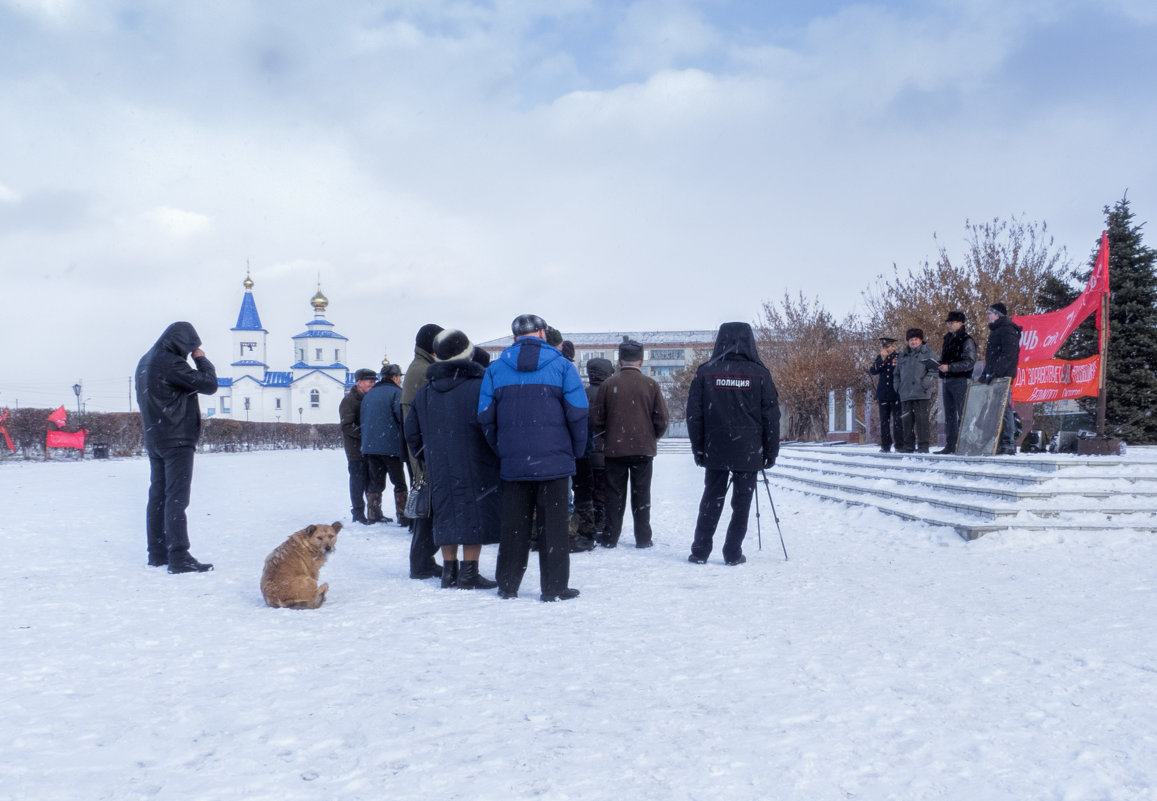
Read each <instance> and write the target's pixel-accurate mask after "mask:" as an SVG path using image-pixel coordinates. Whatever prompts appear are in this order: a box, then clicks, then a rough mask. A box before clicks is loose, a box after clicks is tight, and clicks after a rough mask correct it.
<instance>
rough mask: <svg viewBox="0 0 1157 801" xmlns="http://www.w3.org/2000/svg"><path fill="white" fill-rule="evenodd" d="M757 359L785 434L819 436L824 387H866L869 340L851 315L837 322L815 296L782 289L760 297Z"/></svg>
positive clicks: (823, 417) (789, 436)
mask: <svg viewBox="0 0 1157 801" xmlns="http://www.w3.org/2000/svg"><path fill="white" fill-rule="evenodd" d="M755 328H756V332H755V333H756V341H757V343H758V346H759V353H760V358H762V359H763V363H764V364H765V365H767V367H768V369H769V370H771V376H772V379H773V380H774V381H775V386H776V389H778V390H779V402H780V405H781V407H784V408H785V409H786V412H787V428H786V430H785V431H784V432H783V436H784V438H785V439H797V440H819V439H823V436H824V433H825V431H826V430H827V426H826V425H825V421H826V419H827V410H828V391H829V390H832V389H845V388H852V389H857V390H863V389H867V388H868V387H869V381H868V375H867V373H866V372H865V371H864V368H863V364H862V362H863V360H864V354H865V353H866V352H868V348H869V339H868V338H867V337H866V336H865V335H864V333H863V327H862V325H861V324H860V323H859V322H858V320H857V319H856V318H855V317H854V316H849V317H848V318H846V319H845V320H844V321H843V322H842V323H837V322H836V319H835V318H834V317H833V316H832V314H831V313H830V312H829V311H828V310H827V309H826V308H824V306H823V305H822V304H821V303H820V301H819V299H818V298H814V299H811V300H808V299H807V298H805V297H804V296H803V294H802V293H800V294H799V296H798V297H797V298H795V299H793V298H792V297H791V295H790V294H788V293H786V292H785V293H784V296H783V300H781V301H780V302H779V303H778V304H776V303H772V302H770V301H765V302H764V304H763V315H762V317H761V318H760V320H759V321H758V322H757V323H756V326H755Z"/></svg>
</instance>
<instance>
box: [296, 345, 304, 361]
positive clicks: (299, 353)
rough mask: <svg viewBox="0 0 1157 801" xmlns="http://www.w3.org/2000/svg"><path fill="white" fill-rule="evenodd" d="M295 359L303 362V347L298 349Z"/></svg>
mask: <svg viewBox="0 0 1157 801" xmlns="http://www.w3.org/2000/svg"><path fill="white" fill-rule="evenodd" d="M297 360H298V361H299V362H303V361H305V348H302V349H301V350H299V351H298V352H297Z"/></svg>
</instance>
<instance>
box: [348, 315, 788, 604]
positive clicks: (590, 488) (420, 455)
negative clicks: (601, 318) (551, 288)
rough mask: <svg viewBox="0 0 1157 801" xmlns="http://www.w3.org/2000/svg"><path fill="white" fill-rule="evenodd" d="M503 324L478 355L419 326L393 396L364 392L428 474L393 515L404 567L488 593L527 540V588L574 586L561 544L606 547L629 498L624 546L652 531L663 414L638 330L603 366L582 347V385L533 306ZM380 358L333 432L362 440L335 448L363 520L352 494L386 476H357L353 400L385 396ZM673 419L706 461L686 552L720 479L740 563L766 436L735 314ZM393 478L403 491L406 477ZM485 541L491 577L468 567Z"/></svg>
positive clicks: (769, 450) (755, 368)
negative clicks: (496, 343) (495, 341)
mask: <svg viewBox="0 0 1157 801" xmlns="http://www.w3.org/2000/svg"><path fill="white" fill-rule="evenodd" d="M511 332H512V334H513V335H514V342H513V344H512V345H510V347H508V348H506V349H505V350H504V351H503V352H502V354H501V355H499V356H498V357H497V358H496V359H495V360H494V361H493V362H491V361H490V356H489V354H488V353H486V352H485V351H483V350H482V349H481V348H478V347H476V346H475V345H473V344H472V343H471V342H470V339H469V338H468V337H467V336H466V334H464V333H463V332H462V331H459V330H455V329H446V330H443V329H442V328H441V327H440V326H438V325H435V324H428V325H425V326H423V327H422V328H421V329H419V331H418V334H417V336H416V337H415V347H414V359H413V361H412V362H411V364H410V367H409V368H408V369H407V370H406V371H405V376H404V379H402V381H401V393H400V398H399V399H398V402H397V403H396V404H394V403H393V402H392V400H391V402H390V403H386V402H385V401H384V399H383V402H381V403H377V404H374V405H373V407H372V408H374V409H375V411H374V414H376V415H379V416H382V417H386V418H388V419H389V420H390V421H391V422H390V423H389V425H397V426H399V427H400V430H401V431H402V433H403V435H404V436H403V442H404V445H405V452H406V453H408V456H409V459H410V468H411V471H412V476H413V479H414V480H415V481H423V482H428V483H429V490H430V507H431V514H430V516H429V517H414V518H413V519H410V520H408V521H407V522H408V524H409V526H410V529H411V543H410V576H411V578H415V579H427V578H434V577H440V578H441V583H442V586H443V587H458V588H463V589H490V588H497V590H498V594H499V596H500V597H502V598H515V597H517V596H518V592H519V588H520V586H521V583H522V578H523V575H524V573H525V571H526V568H527V563H528V560H529V555H530V552H531V550H532V549H534V550H537V551H538V559H539V568H540V598H541V600H544V601H557V600H569V599H572V598H575V597H577V596H578V595H579V590H578V589H576V588H573V587H571V586H570V554H571V553H573V552H578V551H584V550H590V549H591V548H593V547H595V546H596V544H597V545H598V546H602V547H603V548H615V547H617V546H618V544H619V539H620V536H621V534H622V527H623V519H624V517H625V515H626V509H627V504H628V501H629V503H630V509H631V515H632V520H633V524H634V538H635V543H634V544H635V547H636V548H639V549H645V548H650V547H652V546H653V544H654V541H653V534H652V529H651V518H650V513H651V483H652V475H653V463H654V458H655V456H656V455H657V452H658V449H657V443H658V440H659V439H660V438H662V437H663V435H664V434H665V433H666V431H667V426H668V422H669V417H670V415H669V412H668V410H667V404H666V401H665V400H664V397H663V393H662V391H661V389H660V387H659V385H658V383H657V382H656V381H655V380H654V379H652V378H650V377H648V376H645V375H643V373H642V369H641V368H642V364H643V360H644V348H643V345H641V344H640V343H638V342H635V341H632V340H630V339H624V341H623V342H622V343H621V344H620V346H619V349H618V369H617V370H616V369H615V368H614V367H613V366H612V364H611V362H610V361H609V360H607V359H602V358H596V359H591V360H589V361H588V362H587V364H586V367H587V374H588V378H589V385H588V386H586V387H584V386H583V383H582V379H581V377H580V375H579V372H578V369H577V367H576V366H575V364H574V353H575V351H574V346H573V345H572V344H571V343H570V342H567V341H565V340H563V339H562V338H561V335H560V334H558V333H557V331H556V330H555V329H553V328H551V327H550V326H548V325H547V324H546V322H545V321H544V320H543V319H542V318H541V317H539V316H538V315H533V314H524V315H519V316H518V317H517V318H515V319H514V321H513V323H512V324H511ZM390 367H391V366H390V365H387V366H386V368H384V369H383V376H382V382H380V383H379V384H378V385H376V386H373V388H372V389H368V390H367V389H366V388H365V386H364V385H363V384H362V381H361V379H362V377H363V376H362V371H358V373H356V374H355V386H354V387H353V388H352V389H351V390H350V392H349V394H348V395H347V396H346V398H345V399H344V400H343V401H342V413H341V419H342V427H343V432H348V435H347V436H348V437H349V438H350V439H351V440H352V439H355V438H356V437H357V436H358V435H359V432H360V435H361V437H362V445H361V448H360V450H361V454H357V453H356V452H355V451H354V450H353V449H349V448H347V457H349V458H348V461H349V463H350V465H351V467H350V497H351V506H352V514H353V517H354V520H356V521H359V522H367V523H369V522H374V519H373V516H372V514H371V512H369V511H367V512H366V513H365V514H363V513H362V510H363V508H365V509H367V510H372V509H373V503H374V500H373V498H374V495H375V493H376V494H377V497H379V498H380V487H381V483H380V482H384V478H383V479H380V480H379V482H375V481H374V480H373V479H372V478H369V479H363V468H362V467H359V466H355V462H357V461H359V460H364V458H365V457H366V456H367V455H368V452H367V450H366V449H367V447H368V446H367V444H366V441H367V439H366V432H367V431H368V430H369V429H370V428H371V427H373V426H374V425H375V423H374V422H373V421H371V420H369V419H368V417H367V415H368V413H369V412H368V410H369V409H370V408H371V407H369V406H367V404H368V403H370V401H371V400H372V398H373V395H374V393H376V392H378V388H379V387H380V386H382V385H387V387H386V392H387V393H390V397H391V399H392V398H393V397H394V396H393V393H392V391H391V390H389V388H388V380H387V377H386V375H385V373H386V371H388V370H390ZM365 372H366V373H370V372H371V371H368V370H367V371H365ZM372 378H373V376H372V375H367V376H365V379H366V381H367V382H370V381H371V379H372ZM389 380H390V381H396V375H395V376H394V377H393V378H392V379H389ZM687 421H688V431H689V436H690V438H691V443H692V451H693V453H694V458H695V461H696V463H697V464H699V465H701V466H703V467H705V468H707V477H706V479H705V483H704V494H703V498H702V500H701V503H700V509H699V517H698V520H697V522H696V528H695V534H694V538H693V543H692V547H691V556H690V557H689V561H691V562H693V563H697V564H702V563H705V562H706V561H707V557H708V555H709V554H710V553H711V550H712V539H713V535H714V531H715V528H716V526H717V524H718V520H719V517H720V515H721V513H722V509H723V505H724V502H725V500H726V496H727V492H728V489H729V488H730V487H733V488H734V490H733V493H732V521H731V524H730V526H729V527H728V532H727V539H726V541H725V543H724V546H723V557H724V561H725V563H726V564H729V565H738V564H742V563H743V562H744V561H746V557H745V556H744V555H743V551H742V542H743V538H744V536H745V534H746V530H747V519H748V515H749V511H750V504H751V496H752V494H753V491H754V489H755V486H756V477H757V474H758V471H760V470H763V469H765V468H766V467H770V466H771V465H772V464H774V462H775V457H776V455H777V454H778V449H779V408H778V398H777V395H776V391H775V385H774V383H772V381H771V376H770V373H768V371H767V369H766V368H765V367H764V366H763V364H762V362H761V361H760V360H759V356H758V353H757V351H756V347H755V339H754V334H753V333H752V331H751V327H750V326H749V325H747V324H746V323H727V324H725V325H724V326H722V327H721V328H720V332H719V337H718V339H717V341H716V346H715V351H714V353H713V354H712V358H711V360H710V361H709V362H708V363H707V364H705V365H703V367H701V368H700V370H699V372H698V373H697V375H696V378H695V380H694V381H693V383H692V386H691V391H690V399H689V402H688V408H687ZM355 457H356V458H355ZM397 487H398V484H397V482H395V488H396V492H395V497H396V498H397V499H398V502H399V503H400V504H402V506H404V499H405V492H406V488H405V487H403V488H402V489H401V490H397ZM572 488H573V492H574V496H573V497H574V515H573V521H572V516H571V513H570V511H569V506H570V497H571V490H572ZM363 493H368V495H367V497H368V498H369V501H368V503H366V504H365V505H364V506H363V501H362V495H363ZM402 506H399V510H398V514H399V515H403V514H404V511H403V508H402ZM379 519H380V518H379ZM401 519H403V520H404V519H405V518H404V517H402V518H401ZM491 544H497V545H498V558H497V564H496V573H495V578H494V579H493V580H492V579H489V578H487V577H485V576H483V575H482V574H481V573H480V572H479V569H478V561H479V556H480V552H481V548H482V546H484V545H491ZM459 548H461V558H459V550H458V549H459ZM439 551H440V555H441V557H442V562H441V564H438V562H437V561H436V559H435V557H436V556H437V555H438V554H439Z"/></svg>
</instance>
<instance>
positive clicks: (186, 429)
mask: <svg viewBox="0 0 1157 801" xmlns="http://www.w3.org/2000/svg"><path fill="white" fill-rule="evenodd" d="M190 356H192V357H193V363H194V364H195V365H196V367H193V366H190V364H189V357H190ZM136 383H137V406H138V407H139V408H140V410H141V425H142V427H143V428H144V433H145V450H146V451H148V454H149V500H148V506H147V507H146V510H145V528H146V533H147V537H148V549H149V564H150V565H152V566H154V567H162V566H165V565H167V566H168V569H169V572H170V573H204V572H205V571H206V570H212V569H213V565H211V564H208V563H206V562H198V561H197V560H196V559H194V558H193V557H192V555H191V554H190V553H189V524H188V521H187V519H186V517H185V508H186V507H188V505H189V489H190V486H191V485H192V482H193V451H194V449H195V448H196V445H197V439H198V438H199V437H200V436H201V405H200V401H199V400H198V399H197V395H198V394H201V395H212V394H213V393H215V392H216V391H217V371H216V370H215V369H214V368H213V363H212V362H211V361H209V359H208V358H206V356H205V351H203V350H201V338H200V337H199V336H197V329H195V328H193V326H192V324H191V323H186V322H179V323H173V324H172V325H170V326H169V327H168V328H166V329H165V333H163V334H161V338H160V339H158V340H157V341H156V343H155V344H154V345H153V347H152V348H151V349H150V350H149V352H148V353H146V354H145V355H144V356H142V357H141V361H140V363H139V364H137V373H136Z"/></svg>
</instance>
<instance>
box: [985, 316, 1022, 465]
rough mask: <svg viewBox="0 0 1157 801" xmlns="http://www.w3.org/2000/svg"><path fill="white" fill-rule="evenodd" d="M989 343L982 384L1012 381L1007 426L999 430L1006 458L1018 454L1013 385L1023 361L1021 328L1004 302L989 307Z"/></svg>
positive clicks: (1005, 420) (1000, 451) (1005, 419)
mask: <svg viewBox="0 0 1157 801" xmlns="http://www.w3.org/2000/svg"><path fill="white" fill-rule="evenodd" d="M986 316H987V317H988V342H987V343H986V344H985V346H984V375H983V376H981V379H980V380H981V381H983V382H984V383H986V384H988V383H991V382H992V380H993V379H994V378H1007V379H1009V381H1010V387H1009V393H1008V402H1007V403H1006V404H1005V406H1004V425H1003V426H1002V427H1001V429H1000V448H999V450H998V451H997V452H998V453H1001V454H1003V455H1005V456H1012V455H1013V454H1014V453H1016V417H1015V415H1014V414H1013V411H1012V387H1011V382H1012V381H1014V380H1016V365H1017V362H1019V361H1020V332H1021V327H1020V326H1019V325H1017V324H1016V323H1014V322H1013V321H1012V318H1011V317H1009V316H1008V307H1007V306H1005V305H1004V304H1003V303H999V302H998V303H993V304H992V305H991V306H989V307H988V314H987V315H986Z"/></svg>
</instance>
